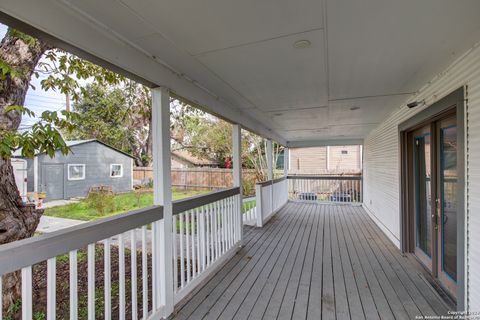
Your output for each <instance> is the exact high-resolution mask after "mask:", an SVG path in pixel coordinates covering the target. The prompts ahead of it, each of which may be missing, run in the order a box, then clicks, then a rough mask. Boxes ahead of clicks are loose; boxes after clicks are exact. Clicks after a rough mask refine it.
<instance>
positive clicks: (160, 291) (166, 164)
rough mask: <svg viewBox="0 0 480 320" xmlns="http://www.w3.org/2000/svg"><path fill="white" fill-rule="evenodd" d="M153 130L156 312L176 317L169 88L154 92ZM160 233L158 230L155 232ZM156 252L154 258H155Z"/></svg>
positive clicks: (157, 89)
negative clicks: (158, 212) (158, 211)
mask: <svg viewBox="0 0 480 320" xmlns="http://www.w3.org/2000/svg"><path fill="white" fill-rule="evenodd" d="M152 129H153V146H152V154H153V201H154V204H155V205H161V206H163V220H161V221H160V222H156V224H157V225H156V226H154V227H153V230H154V231H156V232H154V237H153V241H154V242H155V244H154V248H155V249H154V251H155V252H156V253H157V257H158V259H155V261H156V262H157V263H156V268H155V270H153V276H154V279H155V280H154V281H155V287H156V288H154V297H155V298H154V301H153V305H154V312H155V311H156V310H155V309H156V308H157V309H158V308H159V307H160V306H164V312H163V316H164V317H165V318H166V317H167V316H169V315H170V314H172V313H173V307H174V302H173V294H174V291H173V253H172V245H173V232H172V230H173V229H172V186H171V158H170V157H171V156H170V93H169V91H168V89H166V88H154V89H152ZM155 229H156V230H155ZM155 252H154V254H155Z"/></svg>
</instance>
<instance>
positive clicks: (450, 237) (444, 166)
mask: <svg viewBox="0 0 480 320" xmlns="http://www.w3.org/2000/svg"><path fill="white" fill-rule="evenodd" d="M440 160H441V172H440V178H441V181H440V185H441V188H442V199H443V204H442V212H441V214H442V219H441V221H442V223H441V232H442V234H441V236H442V237H441V238H442V248H441V250H442V270H443V271H444V272H445V273H447V274H448V275H449V276H450V277H451V278H452V279H453V280H456V279H457V127H456V126H449V127H446V128H441V132H440Z"/></svg>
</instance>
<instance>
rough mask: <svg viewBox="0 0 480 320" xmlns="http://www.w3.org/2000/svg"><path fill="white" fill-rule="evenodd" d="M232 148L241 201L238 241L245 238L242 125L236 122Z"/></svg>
mask: <svg viewBox="0 0 480 320" xmlns="http://www.w3.org/2000/svg"><path fill="white" fill-rule="evenodd" d="M232 149H233V152H232V153H233V155H232V156H233V159H232V160H233V185H234V187H239V188H240V201H238V204H237V205H236V210H235V211H236V218H237V219H238V223H237V226H240V227H239V228H238V230H237V235H238V239H236V240H238V241H240V244H241V243H242V240H243V228H242V227H241V226H242V225H243V221H242V127H241V126H240V125H239V124H234V125H233V127H232Z"/></svg>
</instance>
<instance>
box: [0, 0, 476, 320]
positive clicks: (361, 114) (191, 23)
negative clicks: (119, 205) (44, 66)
mask: <svg viewBox="0 0 480 320" xmlns="http://www.w3.org/2000/svg"><path fill="white" fill-rule="evenodd" d="M479 11H480V2H478V0H462V1H449V0H425V1H415V0H406V1H385V0H369V1H362V2H354V1H347V0H321V1H310V0H301V1H280V2H279V1H265V2H263V1H262V2H258V1H246V2H242V1H205V2H198V1H147V0H142V1H133V0H106V1H93V0H89V1H77V0H63V1H53V0H52V1H35V0H24V1H19V0H3V1H2V2H1V3H0V21H2V22H3V23H6V24H8V25H10V26H12V27H15V28H17V29H19V30H21V31H24V32H27V33H30V34H32V35H34V36H36V37H39V38H42V39H45V40H48V41H51V42H52V43H54V44H55V46H56V47H58V48H61V49H64V50H67V51H69V52H72V53H74V54H77V55H79V56H80V57H83V58H85V59H89V60H90V61H93V62H95V63H97V64H99V65H101V66H103V67H106V68H108V69H111V70H114V71H116V72H118V73H120V74H122V75H125V76H127V77H128V78H130V79H133V80H136V81H138V82H140V83H142V84H144V85H146V86H148V87H149V88H151V93H152V96H151V101H152V128H153V131H152V133H153V134H152V139H153V172H154V174H153V176H154V178H153V189H154V206H152V207H149V208H145V209H141V210H137V211H133V212H129V213H126V214H121V215H118V216H115V217H110V218H105V219H100V220H97V221H95V222H90V223H85V224H82V225H80V226H75V227H72V228H69V229H65V230H61V231H59V232H54V233H51V234H48V235H42V236H40V237H36V238H30V239H26V240H22V241H18V242H15V243H9V244H6V245H2V246H0V275H6V274H11V273H14V272H15V274H16V275H17V276H18V277H19V278H21V281H22V299H21V300H22V301H21V313H22V318H23V319H26V320H30V319H33V318H34V312H35V308H36V306H35V302H36V301H35V295H34V294H35V293H34V289H35V286H34V280H35V272H36V265H38V264H44V265H45V268H44V269H45V270H43V269H42V270H43V271H45V272H44V274H45V275H44V277H43V278H44V279H46V293H45V295H46V296H47V299H46V301H47V305H46V317H47V319H49V320H53V319H55V318H56V315H57V314H58V312H59V305H60V304H59V301H58V298H59V297H58V296H57V291H56V288H57V287H58V283H57V282H56V281H57V269H56V266H57V260H59V259H62V260H68V270H67V271H68V279H67V282H68V283H65V284H64V287H65V288H67V289H65V295H66V296H68V298H65V299H64V300H65V301H67V304H66V305H62V306H61V307H62V308H63V309H64V310H63V311H65V310H68V311H67V313H68V315H69V317H70V319H78V318H82V317H84V318H88V319H89V320H93V319H96V318H104V319H126V318H132V319H140V318H142V319H161V318H170V317H173V318H178V319H188V318H191V319H197V318H207V319H217V318H222V319H231V318H250V319H260V318H266V319H276V318H279V319H292V318H295V319H296V318H309V319H315V318H316V319H318V318H319V317H320V316H321V317H322V318H323V319H335V318H338V319H350V318H352V319H357V318H358V319H412V318H415V317H416V316H421V315H442V314H446V313H447V312H448V311H449V310H459V311H471V312H478V311H480V273H478V272H476V270H478V269H479V268H480V259H479V258H478V256H479V254H480V251H479V249H478V248H480V236H479V235H480V233H479V232H478V231H479V228H480V218H479V215H478V212H480V197H479V196H478V190H480V174H479V172H480V148H479V147H478V146H479V145H480V144H479V139H480V94H479V93H480V72H479V70H480V45H479V42H478V41H480V20H479V19H478V12H479ZM179 21H181V23H179ZM452 94H453V98H455V99H454V101H452V99H451V97H452ZM171 99H179V100H181V101H184V102H185V103H187V104H189V105H191V106H194V107H197V108H199V109H202V110H204V111H206V112H209V113H211V114H213V115H215V116H218V117H219V118H221V119H224V120H226V121H228V122H230V123H231V124H232V140H231V146H232V148H231V149H232V161H233V164H234V165H233V176H234V179H233V180H234V183H233V186H232V187H231V188H227V189H224V190H218V191H215V192H212V193H209V194H207V195H203V196H198V197H193V198H189V199H184V200H180V201H172V194H171V192H172V184H171V164H170V161H171V152H170V146H171V143H170V138H171V137H170V124H171V123H170V102H171ZM445 101H446V102H445ZM453 113H454V119H453V120H452V123H453V126H452V125H450V123H449V124H448V127H445V129H448V128H450V129H452V128H454V130H455V133H451V137H453V139H452V141H450V142H451V143H450V145H449V147H450V154H449V157H448V158H449V159H454V161H452V163H453V164H454V165H451V164H452V163H450V165H451V167H452V168H453V169H452V168H450V169H452V170H451V174H452V179H451V180H452V181H454V185H455V186H458V190H459V191H458V192H457V189H454V192H452V194H453V196H452V199H450V200H451V201H443V195H442V196H441V197H438V198H437V199H435V195H434V194H433V193H428V192H423V194H422V196H424V198H425V199H423V200H425V201H424V202H429V203H430V206H427V205H425V208H427V207H428V210H429V211H427V209H425V210H424V211H425V212H423V215H424V216H425V217H426V218H427V219H430V220H429V222H430V225H427V227H426V228H425V230H427V229H429V230H430V229H431V230H430V231H432V230H433V228H434V226H433V224H434V222H435V224H436V229H435V230H437V229H438V226H439V225H441V222H439V221H440V220H442V221H446V219H440V216H441V214H442V212H441V210H443V206H445V207H447V205H448V210H450V211H451V212H453V213H454V215H455V218H454V219H450V222H452V221H453V222H454V225H453V226H452V227H451V229H450V231H452V230H453V231H454V232H453V233H452V235H451V238H450V240H451V241H450V242H449V243H448V245H449V250H450V252H451V253H453V254H451V256H450V259H449V262H450V267H451V268H452V269H454V272H451V274H453V273H454V277H450V278H449V279H447V280H448V281H449V282H448V284H451V290H450V292H449V293H450V294H449V295H447V294H444V291H443V289H442V288H440V285H439V281H438V280H439V275H440V274H441V273H442V268H443V267H444V266H443V265H442V263H443V262H444V261H443V260H442V259H443V256H442V255H443V251H442V250H443V247H442V246H441V245H436V249H437V252H435V254H434V255H433V256H430V257H427V258H428V259H430V260H429V261H430V267H431V268H430V269H431V270H430V271H431V272H430V273H431V274H432V276H430V275H429V274H430V273H428V272H426V271H425V270H426V269H425V268H424V267H422V266H421V265H420V264H419V263H418V262H417V260H416V259H415V257H414V256H413V253H414V251H415V250H416V249H417V248H416V247H418V246H419V245H418V244H419V241H416V240H417V239H416V238H415V237H417V236H418V234H415V232H416V230H417V229H415V227H416V226H415V223H416V222H415V221H414V220H415V219H414V217H413V216H408V217H407V211H408V212H410V211H411V213H408V214H410V215H413V212H414V210H415V208H414V206H413V204H412V203H413V202H412V201H410V203H409V202H408V201H407V200H408V199H405V198H406V197H407V196H406V195H407V194H408V193H410V191H412V190H414V189H415V188H413V187H412V186H413V183H412V179H413V174H411V173H412V172H417V173H418V170H417V171H415V170H414V169H415V168H413V167H414V166H412V165H410V167H412V168H410V169H411V170H410V171H408V170H407V169H409V168H407V167H408V166H407V165H408V164H404V162H408V161H406V160H405V159H407V158H408V156H407V153H406V152H405V150H404V149H407V146H405V145H404V144H405V141H404V138H405V139H406V137H407V136H408V135H407V134H410V135H412V134H413V133H412V132H413V130H418V129H419V126H420V125H425V122H426V121H427V120H428V121H434V120H435V121H437V122H438V123H436V122H435V123H433V122H432V123H430V124H429V126H430V127H429V128H430V129H432V132H433V130H437V129H439V130H437V131H439V132H443V131H441V130H440V129H442V128H440V127H441V125H442V124H441V123H440V122H441V121H440V120H445V119H437V118H438V115H439V114H444V116H445V115H446V114H448V116H449V117H450V116H452V114H453ZM448 120H451V119H448ZM241 130H249V131H251V132H254V133H256V134H258V135H260V136H262V137H263V138H265V139H266V140H267V141H268V142H267V146H268V147H267V152H266V158H267V162H268V179H267V181H265V182H262V183H260V184H257V185H256V195H255V205H253V206H252V205H251V202H250V204H249V205H248V206H244V203H243V199H242V198H243V195H242V173H241V166H239V165H237V164H240V163H241V162H242V159H241V154H242V152H241V151H242V140H241V137H242V135H241ZM408 130H411V131H412V132H410V131H408ZM407 131H408V132H407ZM435 132H436V131H435ZM404 134H405V135H404ZM432 134H433V133H432ZM435 134H436V133H435ZM435 134H433V135H435ZM438 135H439V136H441V133H439V134H438ZM422 137H423V139H424V135H422ZM410 138H412V137H410ZM414 138H415V137H414ZM415 139H416V138H415ZM409 141H410V142H411V145H409V146H408V147H409V148H410V149H412V148H413V146H414V143H415V142H417V145H422V146H423V147H425V145H426V142H425V141H424V140H418V141H414V140H413V138H412V139H410V140H409ZM432 141H433V140H432ZM436 141H437V142H438V141H440V139H437V140H436ZM274 142H275V143H278V144H279V145H282V146H284V147H285V148H286V154H288V149H289V148H299V147H312V146H333V145H336V146H343V145H353V144H356V145H362V147H363V149H362V150H363V155H362V156H363V160H364V162H363V163H364V165H363V168H362V176H361V177H342V178H331V177H310V176H289V174H288V165H287V166H285V171H284V172H283V175H282V176H281V177H275V176H274V171H273V169H274V164H273V160H272V144H273V143H274ZM437 149H438V150H440V151H443V150H444V146H439V147H438V148H433V149H432V150H435V151H436V150H437ZM425 150H426V149H425ZM425 150H424V151H425ZM425 155H427V156H430V154H429V153H428V152H426V153H425V152H424V155H423V158H422V159H423V160H425V159H424V158H425ZM417 158H418V159H420V157H417ZM432 158H433V157H432ZM437 158H438V159H441V157H440V156H438V157H436V159H437ZM412 159H413V157H410V158H408V159H407V160H409V161H410V162H413V160H412ZM418 159H417V160H418ZM422 159H420V160H422ZM457 164H458V166H457ZM423 165H424V166H425V161H424V163H423ZM435 167H438V168H442V165H441V164H439V163H438V164H436V165H435ZM444 173H445V172H444ZM442 174H443V173H442ZM438 176H440V174H439V175H438ZM422 179H424V180H422V183H423V188H424V189H425V188H428V187H425V182H427V183H428V182H430V180H429V179H430V177H428V179H426V178H425V177H422ZM438 180H441V179H438ZM408 183H410V184H408ZM409 187H410V188H409ZM438 190H440V187H439V189H438ZM441 192H443V191H441ZM439 194H440V192H439ZM413 198H414V197H413V196H412V199H413ZM440 198H442V199H440ZM319 202H321V203H319ZM435 206H438V207H440V206H442V208H441V209H440V210H438V211H437V210H436V207H435ZM411 208H413V209H412V210H410V209H411ZM409 210H410V211H409ZM415 214H416V213H415ZM430 214H431V218H430ZM442 217H443V216H442ZM444 223H446V222H444ZM440 229H441V227H440ZM427 232H428V230H427ZM432 232H433V231H432ZM429 237H430V238H429ZM424 238H425V239H424V240H425V242H428V240H431V239H437V240H436V242H435V244H439V243H440V241H443V238H442V237H441V236H438V237H437V236H436V234H435V235H433V236H432V235H431V234H428V235H427V236H425V237H424ZM425 247H427V246H425ZM133 249H134V250H133ZM438 257H440V258H438ZM437 258H438V259H437ZM428 259H426V260H428ZM80 260H81V261H80ZM433 260H435V261H433ZM425 265H428V263H427V264H425ZM79 267H82V268H86V270H87V271H88V275H87V276H86V277H84V278H82V279H79V273H78V270H79ZM433 276H435V279H434V278H433ZM80 280H81V281H82V284H83V287H84V288H83V289H85V291H86V294H85V295H83V296H80V295H79V291H80V288H79V283H80ZM113 280H115V283H114V282H113ZM445 283H446V282H445ZM2 285H3V287H2ZM5 285H6V284H5V283H4V284H2V281H1V280H0V293H1V292H2V290H6V289H5V288H6V287H5ZM452 297H453V298H452ZM453 299H455V300H456V301H455V302H454V303H453V302H452V303H450V302H449V301H452V300H453ZM65 301H64V302H65ZM99 304H100V305H101V306H102V309H97V306H98V305H99ZM80 305H84V306H86V307H87V311H86V312H85V314H79V313H78V310H79V306H80ZM1 312H2V306H1V300H0V320H1V319H2V313H1Z"/></svg>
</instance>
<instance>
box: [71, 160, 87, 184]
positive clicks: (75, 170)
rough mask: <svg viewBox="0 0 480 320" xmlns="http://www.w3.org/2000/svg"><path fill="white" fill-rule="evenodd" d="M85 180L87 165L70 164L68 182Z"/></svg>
mask: <svg viewBox="0 0 480 320" xmlns="http://www.w3.org/2000/svg"><path fill="white" fill-rule="evenodd" d="M84 179H85V165H84V164H69V165H68V180H84Z"/></svg>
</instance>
